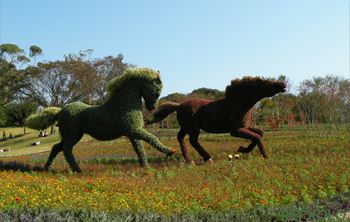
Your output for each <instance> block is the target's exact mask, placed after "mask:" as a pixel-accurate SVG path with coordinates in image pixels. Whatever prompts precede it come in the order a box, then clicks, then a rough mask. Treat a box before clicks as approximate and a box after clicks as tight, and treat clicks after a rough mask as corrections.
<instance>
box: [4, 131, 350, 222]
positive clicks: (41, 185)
mask: <svg viewBox="0 0 350 222" xmlns="http://www.w3.org/2000/svg"><path fill="white" fill-rule="evenodd" d="M265 135H266V136H265V138H264V143H265V147H266V148H267V151H268V153H269V154H270V156H271V158H269V159H267V160H265V159H263V158H262V156H261V154H260V153H259V151H258V149H257V148H256V149H255V150H254V151H253V154H252V155H248V156H247V157H246V156H243V157H242V158H241V159H239V160H237V161H235V162H230V161H228V158H227V156H228V155H229V154H231V155H232V154H234V153H235V151H236V150H237V149H238V147H239V146H240V145H247V144H248V141H246V140H242V139H237V138H232V137H228V136H218V137H206V136H204V137H202V138H201V139H200V143H201V144H202V145H203V146H204V147H205V148H207V151H208V152H209V153H210V154H211V155H212V157H213V160H214V163H212V164H208V163H204V162H203V161H202V159H201V158H200V157H199V155H198V154H197V153H196V152H195V151H194V150H193V149H192V148H191V149H190V150H191V151H190V155H191V156H192V157H193V159H194V160H195V162H196V165H187V164H185V161H184V158H183V157H182V155H181V152H180V148H179V145H178V142H177V140H175V139H167V140H163V141H162V142H163V143H164V144H165V145H166V146H171V147H174V148H175V149H177V150H178V152H177V153H176V154H175V155H174V156H173V157H171V158H169V162H168V163H167V159H166V157H165V154H162V153H159V152H158V151H157V150H156V149H154V148H153V147H150V146H149V145H148V144H144V145H145V150H146V152H147V156H148V157H149V162H150V166H151V168H149V169H145V168H140V166H139V164H138V160H137V158H136V154H135V152H134V151H133V149H132V147H131V144H130V143H129V142H127V140H125V139H119V140H114V141H108V142H99V141H95V140H91V138H89V137H84V138H85V139H83V141H81V142H80V143H78V144H77V145H76V146H75V148H74V149H73V153H74V155H75V157H76V159H77V160H78V162H79V165H80V167H81V169H82V170H83V173H82V174H76V173H73V172H71V171H70V169H69V166H68V164H67V163H66V161H65V160H64V157H63V155H62V154H59V156H58V158H57V160H56V161H55V164H54V167H53V169H52V170H51V171H50V172H45V171H40V170H39V169H40V167H43V165H44V164H45V162H46V159H47V157H48V154H49V153H48V152H45V153H37V154H32V155H23V156H12V157H3V158H1V159H0V161H1V163H0V166H1V168H2V169H3V170H2V171H1V172H0V210H1V211H6V210H13V209H40V208H45V209H47V210H57V211H60V210H61V211H62V210H63V209H74V210H77V209H79V210H86V211H91V212H100V213H101V212H104V213H107V214H108V215H113V214H116V213H117V212H119V213H120V212H128V214H140V215H141V214H142V215H144V214H147V213H154V214H157V215H161V216H160V217H164V218H177V219H179V218H180V219H181V218H182V219H183V218H184V217H186V215H187V216H188V215H197V216H196V218H197V219H198V218H200V217H207V218H212V219H211V220H213V221H214V220H215V218H217V219H219V218H221V219H222V218H223V215H226V216H227V215H229V216H227V217H230V218H231V219H232V218H239V216H237V215H242V214H247V212H251V213H249V214H250V216H249V215H246V216H247V218H250V217H257V218H260V219H266V220H267V221H269V220H272V219H271V218H272V217H273V218H275V219H276V220H277V221H278V220H279V219H281V210H282V209H297V208H298V207H299V209H300V207H303V208H302V209H314V208H313V207H315V206H316V205H317V204H318V205H320V203H323V205H324V206H323V209H328V210H330V211H332V213H335V212H336V210H335V209H339V208H337V207H339V204H340V203H342V204H344V202H345V204H346V203H348V202H346V201H348V199H346V197H348V196H349V186H350V179H349V178H350V171H349V168H350V156H349V145H348V144H349V142H350V136H349V135H348V134H347V133H346V132H334V133H333V134H328V133H319V132H308V131H285V132H267V133H266V134H265ZM31 136H33V137H32V138H31ZM34 136H35V138H36V139H37V135H36V133H35V132H30V131H29V133H28V135H27V134H26V135H25V136H23V138H21V137H19V138H16V140H20V139H21V140H20V141H19V142H18V143H21V144H22V145H23V144H26V142H28V141H32V139H35V138H34ZM27 137H28V138H27ZM56 137H57V135H56ZM51 138H52V139H51ZM51 138H50V137H48V138H47V139H51V140H47V145H48V146H49V144H52V143H55V138H54V137H51ZM45 139H46V138H45ZM14 141H15V140H14ZM9 142H10V141H5V142H0V146H1V147H3V146H7V145H9V144H10V143H9ZM28 143H29V142H28ZM42 143H46V141H44V140H43V141H42ZM3 144H7V145H3ZM11 146H13V147H17V146H16V143H13V144H12V145H11ZM20 149H25V148H24V147H22V148H20V147H19V146H18V147H17V150H20ZM14 150H15V148H14ZM11 151H12V149H11ZM26 152H27V151H26ZM28 152H29V150H28ZM17 169H20V170H17ZM32 169H34V170H32ZM335 197H336V198H338V199H339V198H340V199H341V200H342V201H335V202H334V201H331V202H327V201H326V200H331V199H332V198H333V199H334V198H335ZM338 199H337V200H338ZM322 201H326V202H322ZM315 203H317V204H316V205H315ZM318 205H317V206H318ZM316 208H317V207H316ZM316 208H315V209H316ZM257 209H258V210H257ZM317 209H321V208H317ZM244 212H245V213H244ZM254 212H255V213H254ZM256 212H258V213H256ZM259 212H260V213H259ZM261 212H263V213H261ZM264 212H265V213H264ZM268 212H270V213H268ZM220 213H222V214H220ZM219 214H220V215H221V216H218V215H219ZM255 214H256V215H255ZM203 215H206V216H203ZM210 215H211V216H210ZM230 215H231V216H230ZM188 217H189V216H188ZM305 217H306V218H307V216H305ZM260 219H259V220H260ZM242 220H243V219H242ZM150 221H151V220H150ZM174 221H175V219H174Z"/></svg>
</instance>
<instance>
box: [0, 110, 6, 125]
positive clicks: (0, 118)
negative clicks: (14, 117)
mask: <svg viewBox="0 0 350 222" xmlns="http://www.w3.org/2000/svg"><path fill="white" fill-rule="evenodd" d="M6 122H7V116H6V114H5V108H4V107H1V106H0V126H5V124H6Z"/></svg>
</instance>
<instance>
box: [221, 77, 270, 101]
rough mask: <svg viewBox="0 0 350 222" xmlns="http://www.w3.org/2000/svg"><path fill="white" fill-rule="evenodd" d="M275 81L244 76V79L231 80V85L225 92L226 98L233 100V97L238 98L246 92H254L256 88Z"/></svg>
mask: <svg viewBox="0 0 350 222" xmlns="http://www.w3.org/2000/svg"><path fill="white" fill-rule="evenodd" d="M272 82H273V81H270V80H266V79H261V78H260V77H258V76H256V77H252V76H244V77H243V78H242V79H238V78H237V79H234V80H231V85H228V86H227V87H226V90H225V97H226V98H231V97H233V96H237V94H238V93H239V94H242V93H246V92H250V91H252V89H254V88H256V87H257V86H258V85H261V84H262V83H264V84H269V83H272Z"/></svg>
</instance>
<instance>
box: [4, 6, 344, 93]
mask: <svg viewBox="0 0 350 222" xmlns="http://www.w3.org/2000/svg"><path fill="white" fill-rule="evenodd" d="M0 2H1V34H0V36H1V39H0V41H1V42H0V43H1V44H4V43H11V44H16V45H18V46H19V47H20V48H22V49H24V50H25V51H26V52H27V56H28V55H29V47H30V46H32V45H37V46H39V47H40V48H41V49H42V50H43V54H44V57H43V59H39V61H40V60H41V61H42V60H47V61H54V60H62V59H63V56H64V55H67V54H69V53H78V52H79V51H80V50H87V49H93V50H94V53H93V55H92V57H94V58H102V57H104V56H109V55H113V56H117V55H118V54H119V53H123V55H124V61H125V62H128V63H132V64H135V65H137V66H138V67H149V68H153V69H155V70H160V72H161V75H162V80H163V83H164V88H163V92H162V95H161V96H166V95H168V94H170V93H175V92H178V93H185V94H186V93H190V92H192V91H193V90H194V89H198V88H201V87H206V88H212V89H218V90H224V89H225V87H226V86H227V85H228V84H229V83H230V81H231V80H232V79H235V78H242V77H243V76H264V77H277V76H279V75H285V76H287V77H288V78H289V79H290V80H291V82H292V83H293V85H294V86H297V85H298V84H299V83H300V82H301V81H303V80H305V79H310V78H311V77H312V76H325V75H326V74H335V75H340V76H343V77H344V78H349V1H348V0H346V1H345V0H338V1H331V0H327V1H324V0H318V1H311V0H310V1H305V0H302V1H299V0H274V1H269V0H254V1H253V0H245V1H238V0H215V1H214V0H198V1H197V0H186V1H183V0H128V1H125V0H124V1H119V0H113V1H112V0H103V1H97V0H84V1H82V0H81V1H80V0H73V1H72V0H69V1H68V0H60V1H47V0H31V1H26V0H21V1H20V0H2V1H0Z"/></svg>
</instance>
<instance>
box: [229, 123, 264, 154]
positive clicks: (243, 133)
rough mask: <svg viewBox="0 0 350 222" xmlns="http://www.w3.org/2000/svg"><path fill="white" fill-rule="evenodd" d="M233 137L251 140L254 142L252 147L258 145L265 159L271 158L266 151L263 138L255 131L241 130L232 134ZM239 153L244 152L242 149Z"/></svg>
mask: <svg viewBox="0 0 350 222" xmlns="http://www.w3.org/2000/svg"><path fill="white" fill-rule="evenodd" d="M231 136H234V137H240V138H243V139H248V140H251V141H252V143H251V145H252V144H257V145H258V147H259V150H260V153H261V154H262V155H263V157H264V158H265V159H267V158H269V155H268V154H267V152H266V151H265V148H264V144H263V142H262V139H261V136H260V135H259V134H257V133H255V132H253V131H250V130H249V129H248V128H240V129H238V130H237V131H235V132H231ZM249 146H250V145H249ZM240 150H241V151H240ZM238 151H239V152H242V149H239V150H238ZM246 152H247V151H246V150H245V149H244V151H243V153H246ZM248 152H249V150H248Z"/></svg>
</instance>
